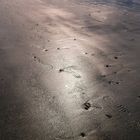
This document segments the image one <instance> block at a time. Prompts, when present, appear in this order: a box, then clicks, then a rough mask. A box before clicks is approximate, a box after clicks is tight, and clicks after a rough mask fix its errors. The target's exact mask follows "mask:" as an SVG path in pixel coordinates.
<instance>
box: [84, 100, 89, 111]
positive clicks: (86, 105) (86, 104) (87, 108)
mask: <svg viewBox="0 0 140 140" xmlns="http://www.w3.org/2000/svg"><path fill="white" fill-rule="evenodd" d="M83 108H84V109H85V110H89V109H90V108H91V104H90V103H89V102H86V103H84V104H83Z"/></svg>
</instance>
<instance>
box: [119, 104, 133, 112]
mask: <svg viewBox="0 0 140 140" xmlns="http://www.w3.org/2000/svg"><path fill="white" fill-rule="evenodd" d="M117 109H118V110H119V111H120V112H124V113H130V112H129V110H128V109H127V108H126V107H125V106H123V105H117Z"/></svg>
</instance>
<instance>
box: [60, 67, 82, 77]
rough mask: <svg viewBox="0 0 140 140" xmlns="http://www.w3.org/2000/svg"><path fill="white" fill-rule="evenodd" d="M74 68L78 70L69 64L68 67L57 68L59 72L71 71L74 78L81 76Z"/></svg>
mask: <svg viewBox="0 0 140 140" xmlns="http://www.w3.org/2000/svg"><path fill="white" fill-rule="evenodd" d="M76 70H78V69H77V67H75V66H69V67H65V68H61V69H59V72H60V73H61V72H67V73H71V74H72V75H73V76H74V77H75V78H81V75H80V74H79V73H78V72H76Z"/></svg>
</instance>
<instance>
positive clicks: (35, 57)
mask: <svg viewBox="0 0 140 140" xmlns="http://www.w3.org/2000/svg"><path fill="white" fill-rule="evenodd" d="M33 59H34V61H36V62H38V63H39V64H42V65H44V66H47V67H48V68H49V69H53V66H52V65H51V64H47V63H45V62H43V61H42V60H41V59H40V58H39V57H38V56H36V55H33Z"/></svg>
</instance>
